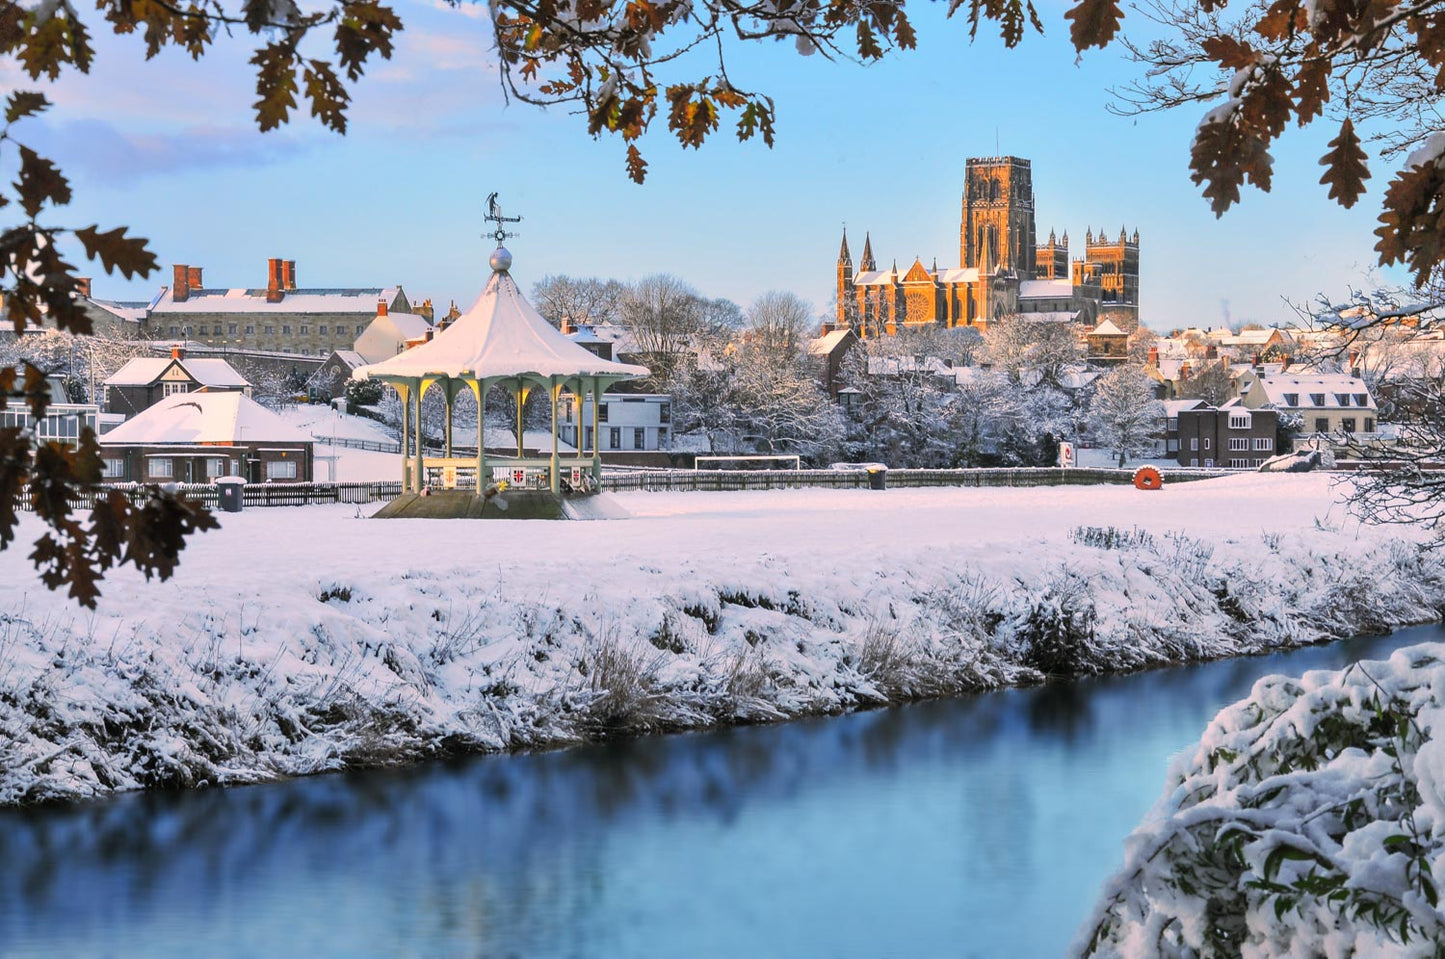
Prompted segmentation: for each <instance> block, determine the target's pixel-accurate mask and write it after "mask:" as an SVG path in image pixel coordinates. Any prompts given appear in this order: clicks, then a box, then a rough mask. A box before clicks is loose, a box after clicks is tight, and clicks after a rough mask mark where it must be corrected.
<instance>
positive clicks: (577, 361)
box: [356, 272, 648, 379]
mask: <svg viewBox="0 0 1445 959" xmlns="http://www.w3.org/2000/svg"><path fill="white" fill-rule="evenodd" d="M647 373H648V370H647V367H645V366H635V365H633V364H630V363H615V362H613V361H611V360H604V359H602V358H601V357H599V356H597V355H596V354H595V353H592V352H590V351H589V350H586V349H584V348H583V347H581V346H579V345H577V344H576V343H574V342H572V341H571V340H570V339H568V338H567V337H566V336H563V335H562V333H561V332H560V331H558V329H557V328H556V327H554V326H553V325H552V324H551V323H548V322H547V321H546V320H545V319H543V318H542V314H540V313H538V312H537V311H536V309H535V308H533V306H532V304H530V303H528V302H527V300H526V298H525V297H524V296H522V293H521V291H520V290H518V289H517V284H516V283H515V282H514V281H513V280H512V277H511V274H509V273H506V272H499V273H493V274H492V278H491V279H490V280H488V281H487V286H486V289H484V290H483V291H482V295H481V296H479V297H477V301H476V302H475V303H473V304H472V306H471V308H470V309H468V310H467V311H466V312H465V313H463V314H462V315H461V316H459V317H458V318H457V319H456V320H455V321H454V322H453V323H452V325H451V326H449V327H447V328H446V329H445V330H442V331H441V332H440V333H438V334H436V336H434V337H433V338H432V339H431V341H430V342H427V343H423V344H422V345H421V346H418V347H415V348H413V349H410V350H407V351H406V352H405V353H399V354H397V355H396V356H394V357H391V358H390V359H387V360H383V361H382V362H380V363H373V364H371V365H370V366H363V367H362V368H361V369H359V370H357V371H356V375H357V376H358V377H361V378H363V379H369V378H381V379H386V378H409V379H415V378H420V377H425V376H451V377H462V376H466V377H468V378H473V377H474V378H476V379H482V378H484V377H490V376H522V375H527V374H531V375H536V376H543V377H553V376H579V375H580V376H615V377H617V378H619V379H632V378H634V377H639V376H646V375H647Z"/></svg>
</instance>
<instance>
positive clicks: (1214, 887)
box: [1075, 644, 1445, 959]
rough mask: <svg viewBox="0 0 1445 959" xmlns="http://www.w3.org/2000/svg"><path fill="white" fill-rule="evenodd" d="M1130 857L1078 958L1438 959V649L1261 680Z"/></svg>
mask: <svg viewBox="0 0 1445 959" xmlns="http://www.w3.org/2000/svg"><path fill="white" fill-rule="evenodd" d="M1127 846H1128V854H1127V860H1126V863H1125V866H1124V868H1123V870H1122V871H1121V872H1120V873H1119V874H1118V875H1117V876H1115V877H1114V879H1113V880H1111V882H1110V883H1109V884H1108V886H1107V887H1106V890H1105V893H1104V895H1103V898H1102V900H1101V903H1100V905H1099V907H1098V908H1097V910H1096V914H1095V915H1094V916H1093V917H1092V918H1091V919H1090V920H1089V922H1088V923H1087V925H1086V926H1085V927H1084V929H1083V930H1082V932H1081V935H1080V941H1079V943H1078V944H1077V946H1076V949H1075V953H1076V954H1081V955H1086V956H1129V957H1134V959H1141V957H1149V956H1244V957H1275V956H1298V957H1302V959H1303V957H1345V956H1391V957H1396V959H1408V957H1426V956H1430V957H1438V956H1440V955H1442V954H1445V912H1442V911H1441V909H1440V893H1439V886H1438V883H1439V882H1441V881H1445V645H1441V644H1426V645H1422V646H1415V647H1411V648H1409V649H1405V650H1400V651H1398V652H1396V653H1395V654H1394V655H1393V656H1392V657H1391V658H1390V659H1389V661H1387V662H1375V663H1357V664H1355V665H1353V666H1350V667H1349V668H1347V669H1345V670H1342V671H1339V672H1325V671H1319V672H1312V673H1308V674H1306V675H1305V676H1304V677H1303V678H1302V679H1290V678H1286V677H1283V676H1271V677H1267V678H1265V679H1262V680H1260V681H1259V682H1258V683H1256V684H1255V687H1254V689H1253V691H1252V692H1251V694H1250V696H1249V698H1247V699H1245V700H1244V701H1242V702H1240V703H1238V704H1236V705H1234V706H1231V707H1229V708H1227V709H1225V710H1224V711H1223V712H1221V713H1220V714H1219V716H1218V717H1217V718H1216V719H1215V720H1214V722H1213V723H1212V724H1211V725H1210V727H1209V729H1208V730H1207V731H1206V732H1205V734H1204V736H1203V738H1202V739H1201V741H1200V743H1199V745H1198V747H1197V748H1196V749H1194V750H1193V751H1192V752H1191V753H1185V754H1182V755H1181V757H1180V758H1179V759H1178V760H1177V761H1176V763H1175V767H1174V768H1173V769H1172V770H1171V772H1170V777H1169V786H1168V788H1167V789H1166V790H1165V793H1164V796H1163V797H1162V798H1161V800H1160V801H1159V803H1158V804H1157V806H1156V807H1155V809H1154V810H1153V811H1152V812H1151V813H1150V816H1149V817H1148V819H1147V821H1146V823H1145V825H1143V826H1141V827H1140V828H1139V829H1138V830H1137V831H1136V832H1135V833H1134V835H1133V836H1131V837H1130V839H1129V841H1128V844H1127Z"/></svg>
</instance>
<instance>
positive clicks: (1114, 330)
mask: <svg viewBox="0 0 1445 959" xmlns="http://www.w3.org/2000/svg"><path fill="white" fill-rule="evenodd" d="M1089 335H1090V336H1128V335H1129V334H1127V333H1125V332H1124V331H1123V330H1121V329H1119V328H1118V327H1117V326H1115V325H1114V321H1113V320H1104V321H1103V322H1102V323H1100V324H1099V325H1098V326H1096V327H1094V328H1093V329H1092V330H1090V331H1089Z"/></svg>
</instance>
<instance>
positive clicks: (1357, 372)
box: [1350, 363, 1365, 380]
mask: <svg viewBox="0 0 1445 959" xmlns="http://www.w3.org/2000/svg"><path fill="white" fill-rule="evenodd" d="M1350 375H1351V376H1353V377H1354V378H1355V379H1357V380H1362V379H1364V378H1365V371H1364V370H1362V369H1360V364H1358V363H1354V364H1351V366H1350Z"/></svg>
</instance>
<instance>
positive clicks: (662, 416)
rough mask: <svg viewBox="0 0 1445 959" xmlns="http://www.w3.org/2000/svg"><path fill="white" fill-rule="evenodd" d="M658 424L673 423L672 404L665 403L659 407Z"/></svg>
mask: <svg viewBox="0 0 1445 959" xmlns="http://www.w3.org/2000/svg"><path fill="white" fill-rule="evenodd" d="M657 422H659V423H671V422H672V404H671V403H663V404H662V405H661V406H659V407H658V408H657Z"/></svg>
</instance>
